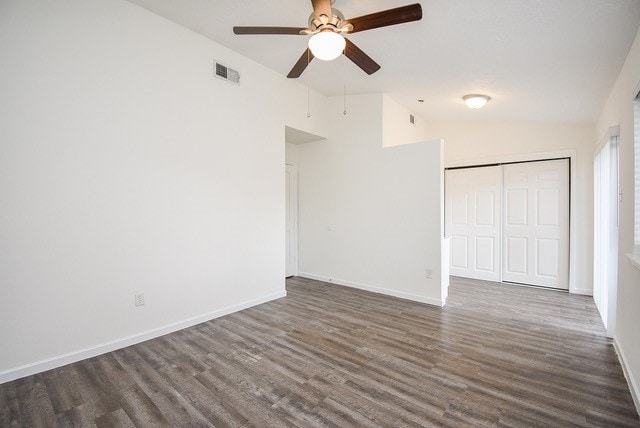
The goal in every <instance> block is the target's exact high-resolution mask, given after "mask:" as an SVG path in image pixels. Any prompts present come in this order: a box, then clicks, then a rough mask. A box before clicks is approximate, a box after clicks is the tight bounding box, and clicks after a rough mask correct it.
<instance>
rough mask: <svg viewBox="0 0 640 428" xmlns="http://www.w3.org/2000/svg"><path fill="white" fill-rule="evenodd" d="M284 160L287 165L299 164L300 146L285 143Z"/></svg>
mask: <svg viewBox="0 0 640 428" xmlns="http://www.w3.org/2000/svg"><path fill="white" fill-rule="evenodd" d="M284 158H285V161H286V163H290V164H292V165H296V164H297V163H298V145H297V144H293V143H285V148H284Z"/></svg>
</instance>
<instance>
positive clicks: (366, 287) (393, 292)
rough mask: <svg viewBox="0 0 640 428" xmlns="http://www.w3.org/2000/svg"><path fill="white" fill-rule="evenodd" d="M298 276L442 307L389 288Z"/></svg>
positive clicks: (303, 275)
mask: <svg viewBox="0 0 640 428" xmlns="http://www.w3.org/2000/svg"><path fill="white" fill-rule="evenodd" d="M298 276H301V277H303V278H308V279H315V280H317V281H324V282H330V283H332V284H337V285H343V286H345V287H351V288H357V289H359V290H365V291H371V292H373V293H378V294H384V295H387V296H393V297H398V298H400V299H405V300H411V301H413V302H419V303H426V304H427V305H433V306H438V307H442V306H444V303H445V301H444V300H438V299H432V298H429V297H424V296H418V295H417V294H412V293H405V292H404V291H397V290H391V289H389V288H382V287H376V286H373V285H369V284H362V283H360V282H354V281H347V280H346V279H339V278H329V277H327V276H323V275H317V274H315V273H309V272H299V273H298Z"/></svg>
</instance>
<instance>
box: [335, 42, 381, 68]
mask: <svg viewBox="0 0 640 428" xmlns="http://www.w3.org/2000/svg"><path fill="white" fill-rule="evenodd" d="M345 41H346V42H347V46H345V48H344V55H345V56H346V57H347V58H349V59H350V60H351V61H353V62H354V64H355V65H357V66H358V67H360V68H361V69H362V70H363V71H364V72H365V73H367V74H373V73H375V72H376V71H378V70H380V65H379V64H378V63H377V62H375V61H374V60H372V59H371V57H370V56H369V55H367V54H366V53H364V52H363V51H362V49H360V48H359V47H357V46H356V45H355V44H353V42H352V41H351V40H349V39H347V38H345Z"/></svg>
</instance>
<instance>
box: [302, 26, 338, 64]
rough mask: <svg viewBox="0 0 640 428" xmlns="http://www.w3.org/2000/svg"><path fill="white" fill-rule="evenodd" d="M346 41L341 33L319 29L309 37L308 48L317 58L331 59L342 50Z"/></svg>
mask: <svg viewBox="0 0 640 428" xmlns="http://www.w3.org/2000/svg"><path fill="white" fill-rule="evenodd" d="M346 43H347V42H346V41H345V40H344V37H342V35H341V34H338V33H334V32H333V31H321V32H319V33H317V34H314V35H313V36H311V38H310V39H309V49H311V52H312V53H313V56H315V57H316V58H318V59H321V60H323V61H333V60H334V59H336V58H338V57H339V56H340V54H341V53H342V52H343V51H344V47H345V45H346Z"/></svg>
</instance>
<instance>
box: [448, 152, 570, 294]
mask: <svg viewBox="0 0 640 428" xmlns="http://www.w3.org/2000/svg"><path fill="white" fill-rule="evenodd" d="M569 209H570V207H569V159H554V160H544V161H535V162H521V163H509V164H501V165H490V166H479V167H464V168H451V169H447V170H446V172H445V221H446V229H445V233H446V235H447V236H449V237H450V251H451V254H450V258H449V263H450V273H451V275H455V276H462V277H466V278H476V279H483V280H489V281H502V282H512V283H518V284H526V285H536V286H543V287H550V288H557V289H563V290H566V289H568V288H569Z"/></svg>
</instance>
